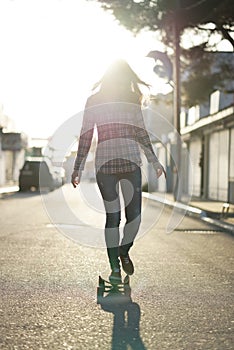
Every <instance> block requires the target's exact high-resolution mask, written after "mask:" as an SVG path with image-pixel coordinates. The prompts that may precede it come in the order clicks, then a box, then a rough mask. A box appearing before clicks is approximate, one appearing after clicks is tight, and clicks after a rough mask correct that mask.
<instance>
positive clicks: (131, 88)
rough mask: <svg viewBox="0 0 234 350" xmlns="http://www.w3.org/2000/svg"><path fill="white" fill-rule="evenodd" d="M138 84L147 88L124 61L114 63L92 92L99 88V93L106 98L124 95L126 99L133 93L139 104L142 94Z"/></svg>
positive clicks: (147, 85)
mask: <svg viewBox="0 0 234 350" xmlns="http://www.w3.org/2000/svg"><path fill="white" fill-rule="evenodd" d="M139 84H141V85H144V86H146V87H149V86H150V85H149V84H147V83H145V82H144V81H142V80H141V79H140V78H139V77H138V76H137V74H136V73H135V72H134V71H133V70H132V68H131V67H130V66H129V64H128V63H127V62H126V61H125V60H117V61H115V62H114V63H113V64H112V65H111V66H110V67H109V68H108V69H107V71H106V72H105V74H104V76H103V77H102V79H101V80H99V81H98V82H97V83H96V84H95V85H94V87H93V90H95V89H97V88H98V87H99V88H100V92H101V93H102V94H104V95H106V96H111V97H113V96H115V95H116V96H118V95H119V94H120V95H122V94H123V93H124V94H125V97H126V99H127V98H128V96H129V98H130V96H131V97H132V94H133V93H134V94H135V95H136V97H137V100H138V101H139V103H142V99H143V94H142V92H141V90H140V88H139V86H138V85H139Z"/></svg>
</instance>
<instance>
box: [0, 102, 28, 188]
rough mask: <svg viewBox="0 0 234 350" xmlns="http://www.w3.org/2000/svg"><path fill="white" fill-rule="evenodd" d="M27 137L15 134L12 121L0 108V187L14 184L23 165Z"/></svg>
mask: <svg viewBox="0 0 234 350" xmlns="http://www.w3.org/2000/svg"><path fill="white" fill-rule="evenodd" d="M26 148H27V136H26V135H25V134H23V133H17V132H15V125H14V122H13V121H12V119H10V118H9V117H8V116H6V115H5V114H4V112H3V108H2V107H1V108H0V186H6V185H11V184H16V183H17V182H18V178H19V171H20V169H21V167H22V165H23V163H24V156H25V149H26Z"/></svg>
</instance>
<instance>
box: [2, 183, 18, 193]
mask: <svg viewBox="0 0 234 350" xmlns="http://www.w3.org/2000/svg"><path fill="white" fill-rule="evenodd" d="M18 191H19V186H12V185H10V186H0V195H1V194H7V193H14V192H18Z"/></svg>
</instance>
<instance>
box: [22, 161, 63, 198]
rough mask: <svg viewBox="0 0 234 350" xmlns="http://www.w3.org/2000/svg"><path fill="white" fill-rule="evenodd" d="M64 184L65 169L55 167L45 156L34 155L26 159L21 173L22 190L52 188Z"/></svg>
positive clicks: (51, 189)
mask: <svg viewBox="0 0 234 350" xmlns="http://www.w3.org/2000/svg"><path fill="white" fill-rule="evenodd" d="M63 184H64V173H63V169H59V168H55V167H53V166H52V165H51V163H50V162H49V160H46V159H45V158H37V157H32V158H28V159H26V160H25V162H24V165H23V168H22V169H21V170H20V175H19V189H20V191H28V190H31V189H34V190H45V189H46V190H50V191H53V190H54V189H55V188H57V187H60V186H62V185H63Z"/></svg>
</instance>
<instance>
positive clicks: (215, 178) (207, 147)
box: [181, 90, 234, 203]
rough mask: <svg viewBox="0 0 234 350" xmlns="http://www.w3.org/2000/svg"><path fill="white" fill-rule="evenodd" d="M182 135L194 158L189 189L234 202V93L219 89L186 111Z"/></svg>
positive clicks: (182, 122)
mask: <svg viewBox="0 0 234 350" xmlns="http://www.w3.org/2000/svg"><path fill="white" fill-rule="evenodd" d="M181 135H182V139H183V141H184V142H185V143H186V144H187V147H188V150H189V155H190V160H191V166H189V168H188V183H187V186H188V192H189V193H190V194H191V195H193V196H198V197H202V198H204V199H211V200H218V201H224V202H230V203H234V94H233V93H225V92H221V91H218V90H217V91H215V92H213V93H212V94H211V96H210V98H209V100H208V101H207V103H205V104H203V105H200V106H194V107H192V108H190V109H188V110H185V111H183V113H182V114H181ZM192 183H193V185H192Z"/></svg>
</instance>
